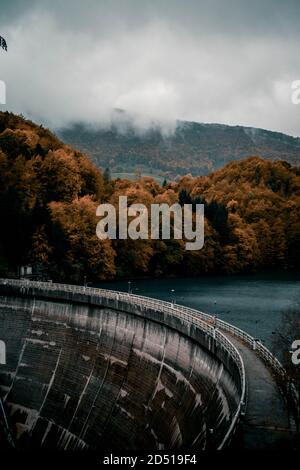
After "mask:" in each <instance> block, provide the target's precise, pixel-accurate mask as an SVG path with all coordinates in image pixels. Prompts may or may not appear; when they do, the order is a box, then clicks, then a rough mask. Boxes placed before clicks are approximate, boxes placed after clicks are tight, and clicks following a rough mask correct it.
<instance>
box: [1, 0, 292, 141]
mask: <svg viewBox="0 0 300 470" xmlns="http://www.w3.org/2000/svg"><path fill="white" fill-rule="evenodd" d="M299 17H300V3H299V1H296V0H286V1H285V2H282V1H279V0H260V1H259V0H254V1H252V2H248V1H246V0H239V1H237V0H227V1H226V2H224V1H221V0H219V1H217V0H210V1H202V0H188V1H186V2H183V1H182V0H159V1H158V0H153V1H151V2H148V1H147V2H146V1H138V0H125V1H120V0H119V1H116V0H110V1H109V2H105V1H99V0H89V1H88V2H81V1H79V0H72V1H71V0H65V1H64V2H59V1H58V0H51V1H50V0H40V1H37V0H17V1H14V2H11V1H8V0H2V1H1V16H0V32H1V35H3V36H4V37H5V38H6V40H7V43H8V53H4V52H3V53H2V54H1V56H0V79H1V80H4V81H5V82H6V85H7V105H6V106H1V110H2V111H3V110H5V109H8V110H10V111H14V112H18V113H23V114H24V115H26V116H28V117H30V118H32V119H34V120H35V121H37V122H42V123H44V124H46V125H48V126H50V127H51V128H52V129H58V128H61V127H65V126H67V125H70V123H72V122H73V123H74V122H79V121H80V122H85V123H92V124H93V126H101V127H103V126H104V127H105V126H109V125H110V123H111V120H112V112H113V111H112V110H113V109H115V108H121V109H126V110H127V111H128V112H129V113H131V114H132V115H135V116H138V119H137V120H136V126H137V127H138V128H139V129H145V128H148V127H151V126H152V123H153V121H154V122H155V123H159V124H160V126H161V127H162V129H163V132H166V133H168V132H169V131H170V129H171V130H172V129H173V130H174V122H175V121H176V120H177V119H180V120H189V121H198V122H208V123H209V122H221V123H224V124H231V125H242V126H250V127H260V128H266V129H271V130H276V131H279V132H285V133H288V134H291V135H295V136H299V135H300V119H299V117H300V106H295V105H293V104H292V103H291V99H290V98H291V83H292V81H294V80H297V79H300V66H299V65H300V64H299V43H300V29H299Z"/></svg>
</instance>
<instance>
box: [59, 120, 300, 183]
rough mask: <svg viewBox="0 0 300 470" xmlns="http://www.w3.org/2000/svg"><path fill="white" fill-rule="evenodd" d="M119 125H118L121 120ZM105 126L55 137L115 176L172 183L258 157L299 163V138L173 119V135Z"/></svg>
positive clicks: (129, 126)
mask: <svg viewBox="0 0 300 470" xmlns="http://www.w3.org/2000/svg"><path fill="white" fill-rule="evenodd" d="M121 122H122V121H121ZM124 122H125V125H123V126H121V127H120V126H119V123H118V122H117V123H112V125H111V126H110V127H108V128H99V129H98V130H96V129H95V128H89V127H88V126H87V125H85V124H83V123H77V124H74V125H73V126H70V127H69V128H64V129H60V130H58V131H57V132H56V133H57V135H58V137H59V138H61V139H62V140H63V141H64V142H66V143H68V144H70V145H72V146H74V147H77V148H78V149H79V150H80V151H82V152H84V153H86V154H88V155H89V156H90V157H91V158H92V160H93V161H94V163H95V164H96V165H97V166H98V167H101V168H106V167H109V168H110V169H111V171H112V172H113V173H114V172H124V171H126V172H128V171H129V172H130V171H132V172H134V171H136V170H137V169H139V170H140V171H141V173H144V174H145V173H146V174H147V173H148V174H149V173H150V174H152V173H153V174H154V175H155V174H157V175H161V176H162V177H166V178H169V179H174V178H175V177H176V176H177V175H184V174H187V173H191V174H192V175H193V176H198V175H205V174H208V173H210V172H211V171H215V170H217V169H218V168H221V167H222V166H224V165H226V164H227V163H229V162H230V161H235V160H240V159H243V158H248V157H249V156H256V155H257V156H260V157H262V158H264V159H266V160H272V161H274V160H278V159H280V160H286V161H287V162H288V163H290V164H291V165H294V166H297V165H299V162H300V138H299V137H293V136H289V135H287V134H284V133H282V132H275V131H269V130H266V129H260V128H255V127H250V126H240V125H237V126H229V125H226V124H217V123H213V124H210V123H197V122H192V121H177V126H176V128H175V130H174V133H171V134H169V135H163V134H162V132H161V130H160V129H159V127H158V126H156V127H152V128H150V129H148V130H145V131H144V132H141V131H139V130H136V129H135V128H134V126H133V125H132V124H131V123H130V121H124Z"/></svg>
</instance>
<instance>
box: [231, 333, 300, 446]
mask: <svg viewBox="0 0 300 470" xmlns="http://www.w3.org/2000/svg"><path fill="white" fill-rule="evenodd" d="M225 335H226V337H227V338H228V339H229V340H230V341H231V342H232V343H233V344H234V345H235V347H236V348H237V350H238V351H239V353H240V354H241V356H242V358H243V361H244V366H245V373H246V378H247V407H246V412H245V416H244V419H243V425H242V434H243V436H242V439H243V448H244V449H276V450H280V449H291V448H293V447H294V446H295V424H294V420H293V416H292V415H291V413H290V412H289V410H288V407H287V404H286V400H285V399H284V397H283V395H282V393H281V392H280V389H279V386H278V384H277V383H276V380H275V377H274V375H273V374H272V372H271V370H270V368H269V367H268V366H267V365H266V364H265V363H264V362H263V361H262V360H261V358H260V357H259V355H258V353H257V352H256V351H255V350H253V349H251V348H250V346H249V345H247V344H246V343H244V342H243V341H241V340H240V339H239V338H237V337H236V336H234V335H233V334H231V333H228V332H225Z"/></svg>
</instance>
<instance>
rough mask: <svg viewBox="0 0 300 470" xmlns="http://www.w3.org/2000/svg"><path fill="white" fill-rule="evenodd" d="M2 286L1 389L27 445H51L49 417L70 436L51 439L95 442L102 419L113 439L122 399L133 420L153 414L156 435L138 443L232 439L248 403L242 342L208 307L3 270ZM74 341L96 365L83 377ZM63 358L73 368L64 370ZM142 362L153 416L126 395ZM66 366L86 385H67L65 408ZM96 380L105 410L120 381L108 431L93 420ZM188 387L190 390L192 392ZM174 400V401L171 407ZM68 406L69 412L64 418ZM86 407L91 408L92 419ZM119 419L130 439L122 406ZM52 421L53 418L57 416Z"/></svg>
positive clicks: (75, 444) (199, 444)
mask: <svg viewBox="0 0 300 470" xmlns="http://www.w3.org/2000/svg"><path fill="white" fill-rule="evenodd" d="M0 295H1V304H0V316H1V323H0V325H1V326H0V339H1V338H3V339H4V340H6V339H7V345H6V346H7V365H6V366H2V368H1V369H0V390H1V391H2V395H3V397H4V399H5V402H6V403H7V405H8V407H9V408H10V412H11V414H12V415H13V416H15V417H17V426H18V429H19V430H20V429H21V431H20V438H21V440H22V441H24V442H25V441H26V445H31V442H29V441H33V442H35V445H37V446H39V445H41V444H43V445H46V444H47V439H46V437H47V435H48V434H49V426H50V424H49V423H51V420H52V421H53V420H54V421H55V425H57V426H58V421H59V427H60V428H59V429H62V430H63V432H65V436H64V438H62V437H61V433H60V432H59V431H58V430H56V433H54V432H53V434H54V436H52V437H51V439H48V440H49V443H48V445H49V446H57V445H58V444H59V445H60V446H62V447H63V448H83V447H92V448H97V442H95V439H94V438H92V437H91V434H90V435H89V433H88V429H87V428H88V427H91V428H93V426H94V427H95V429H96V432H98V434H99V435H100V436H101V439H100V440H102V441H103V442H107V439H108V437H107V436H109V435H110V433H111V432H112V431H111V429H110V428H112V425H111V424H109V423H110V422H111V420H112V418H113V414H114V412H115V411H114V410H116V409H121V414H123V415H126V413H127V420H128V418H129V421H134V422H135V423H136V422H138V423H139V426H140V427H141V426H142V428H146V429H147V428H148V427H149V426H150V424H149V421H151V422H153V423H155V425H154V424H153V426H152V427H151V429H150V431H149V432H150V434H151V435H152V441H151V439H149V436H148V437H147V439H146V438H145V440H142V443H139V448H141V447H142V448H143V447H147V446H156V448H158V449H161V448H169V449H175V448H180V447H182V446H185V447H192V448H223V447H225V446H226V445H228V444H229V443H230V440H231V439H232V436H233V435H234V432H235V430H236V428H237V426H238V424H239V420H240V418H241V416H242V414H243V413H244V411H245V399H246V378H245V370H244V364H243V360H242V358H241V356H240V354H239V352H238V351H237V349H236V348H235V346H234V345H233V344H232V342H231V341H230V340H228V339H227V338H226V336H225V335H223V334H222V332H220V331H219V330H218V329H217V328H216V327H215V326H214V325H212V324H210V322H211V318H212V317H210V316H209V315H206V314H203V313H200V312H197V311H194V310H191V309H188V308H186V307H183V306H179V305H174V304H172V303H168V302H162V301H159V300H156V299H151V298H147V297H141V296H135V295H132V294H125V293H122V292H114V291H109V290H103V289H94V288H91V287H82V286H71V285H62V284H53V283H41V282H31V281H18V280H5V279H4V280H0ZM13 329H14V332H13V334H12V331H13ZM95 336H96V337H97V341H96V343H95ZM91 344H92V346H91ZM71 345H72V346H71ZM76 348H77V349H78V351H80V358H81V359H82V357H83V358H84V359H83V360H84V361H86V363H87V364H89V362H90V361H91V362H93V366H92V367H90V366H87V364H84V365H83V366H82V367H83V369H84V370H85V374H83V375H82V372H81V373H80V376H79V377H78V375H77V374H78V371H77V372H74V371H73V372H72V373H71V372H70V371H72V369H74V368H75V369H76V368H77V367H78V363H76V364H74V361H75V357H76V355H78V351H77V353H76ZM91 348H92V351H91ZM114 350H116V351H117V352H116V351H114ZM45 351H46V352H47V353H48V354H47V355H45ZM87 351H89V352H87ZM113 351H114V352H113ZM48 356H49V357H48ZM52 356H53V357H52ZM73 356H74V357H73ZM99 357H101V358H102V360H103V363H101V365H100V366H99V365H97V367H98V368H99V369H102V370H101V371H100V372H99V371H98V370H97V372H95V370H96V369H97V367H96V365H95V364H96V363H97V361H98V360H99ZM91 358H92V359H91ZM33 360H35V361H36V364H34V363H33ZM137 361H138V364H137ZM62 362H64V363H65V364H64V367H65V369H66V368H67V370H65V371H63V370H62V371H60V370H59V368H60V364H61V363H62ZM117 363H118V364H119V365H120V364H121V367H122V368H123V369H122V372H119V371H118V372H117V373H116V372H111V371H113V369H114V367H115V366H116V364H117ZM131 363H132V364H134V365H132V364H131ZM141 364H143V367H141ZM150 366H151V367H150ZM47 368H48V369H49V370H48V371H47ZM151 368H153V370H151ZM137 370H139V374H143V373H144V377H143V380H144V381H145V383H147V382H149V383H148V385H147V387H144V385H143V384H142V383H141V384H140V388H141V390H142V389H143V387H144V388H145V390H144V391H143V392H142V395H144V396H143V397H142V398H141V397H139V398H138V399H139V400H141V408H142V409H144V410H145V409H146V410H147V412H148V414H149V416H150V418H149V417H148V418H145V417H144V416H141V410H140V409H139V410H137V409H134V408H135V406H134V405H133V403H134V401H136V400H137V398H136V399H135V400H134V399H131V400H129V401H128V400H127V402H126V396H127V395H128V396H130V395H132V396H134V395H135V394H136V390H135V389H137V387H138V384H137V383H138V381H141V378H142V377H141V376H140V377H138V376H137ZM147 370H148V372H147ZM37 371H38V372H37ZM110 373H111V374H112V376H111V377H110V379H109V380H108V379H107V377H108V375H109V374H110ZM51 374H52V375H51ZM64 374H66V375H68V374H70V377H69V379H68V380H71V381H72V382H73V386H74V389H76V388H79V389H80V391H81V393H79V390H78V392H77V394H75V395H76V396H72V391H70V390H69V388H68V390H67V391H66V390H64V393H63V395H64V396H65V398H64V399H65V400H67V406H66V407H65V408H63V409H62V410H60V415H59V416H58V413H59V411H58V410H57V411H54V412H53V411H51V408H53V407H54V408H55V406H56V405H55V406H54V404H53V403H52V400H53V397H54V396H55V394H56V398H57V396H59V395H60V394H61V392H62V391H61V390H56V391H55V393H54V390H55V382H56V380H58V379H57V377H59V380H60V382H63V381H64V380H65V376H64ZM94 374H96V376H97V377H95V376H94ZM147 374H148V375H147ZM129 376H130V380H129V379H128V377H129ZM131 376H133V377H134V379H132V377H131ZM116 380H117V381H119V383H118V385H117V386H116V384H115V381H116ZM93 381H97V382H98V385H99V384H100V389H101V397H102V398H101V399H102V400H103V403H100V404H98V407H99V411H98V412H101V413H103V407H105V406H106V404H107V403H109V398H108V396H109V397H110V395H111V392H112V389H113V388H116V389H117V392H116V395H115V397H114V404H111V406H112V408H111V414H110V416H107V417H106V421H105V429H106V432H105V434H106V437H105V438H103V435H102V434H103V422H101V423H92V424H89V425H87V423H88V422H89V421H90V420H91V421H93V420H92V419H91V417H92V413H91V409H90V408H89V406H90V405H92V407H93V406H94V407H95V403H94V404H93V402H91V403H86V404H85V405H83V397H84V396H85V395H88V393H93V396H94V399H95V400H96V401H99V400H100V392H99V396H97V393H98V392H97V393H96V395H95V390H94V389H93V387H92V385H91V383H92V382H93ZM105 381H107V385H104V384H105ZM132 381H133V382H134V383H133V382H132ZM77 382H78V383H77ZM126 382H130V384H129V385H128V384H127V385H128V387H127V388H128V390H124V388H125V389H126V386H125V384H126ZM166 384H167V386H166ZM178 384H179V385H178ZM57 387H62V385H57ZM105 387H106V388H107V390H106V389H105ZM33 388H35V389H34V390H33ZM146 388H148V389H149V390H148V389H147V390H146ZM177 388H178V390H177ZM89 389H91V390H92V389H93V391H92V392H90V391H89ZM187 389H189V391H188V393H187ZM45 390H47V391H46V392H45ZM166 390H167V392H166ZM65 392H66V393H65ZM52 393H53V397H51V394H52ZM113 393H115V392H113ZM106 394H108V395H106ZM35 395H37V397H36V398H35V399H32V396H35ZM176 395H177V396H176ZM182 395H183V396H186V401H185V402H183V400H182ZM158 396H161V398H160V400H158ZM174 396H176V398H174ZM105 397H106V398H105ZM105 400H107V402H106V403H105ZM157 400H158V402H157ZM167 401H168V402H169V408H170V409H169V410H167V411H166V408H167V405H166V402H167ZM48 402H49V404H48ZM119 402H120V403H119ZM158 403H159V405H158ZM47 404H48V408H47ZM156 407H158V408H160V413H162V415H163V414H166V416H165V418H163V416H162V417H159V414H158V410H157V409H156ZM68 408H70V410H69V411H68ZM81 408H83V409H84V410H81ZM137 408H138V407H137ZM66 409H67V410H66ZM149 410H150V411H149ZM63 413H65V414H66V417H65V418H64V419H61V417H62V416H63ZM72 413H73V415H72V416H71V414H72ZM143 413H144V412H143ZM81 414H85V416H86V417H85V420H83V418H82V417H81V416H80V415H81ZM153 414H154V415H155V416H154V417H153ZM114 419H115V420H116V421H117V419H116V418H115V417H114ZM118 419H119V420H120V422H121V423H122V425H123V427H124V435H122V438H121V439H120V440H122V442H124V440H125V441H126V439H125V434H126V435H128V433H129V431H128V429H126V428H127V427H128V426H129V425H128V423H127V424H126V426H125V425H124V416H123V418H122V420H121V419H120V418H118ZM162 419H163V420H164V421H165V422H168V425H167V429H166V431H168V432H169V433H170V431H171V435H172V436H173V437H172V438H171V439H170V440H169V441H167V442H161V441H162V440H163V439H162V438H161V437H160V436H157V433H158V431H157V429H158V428H159V427H160V426H161V423H160V422H161V420H162ZM68 420H69V422H68V426H66V421H68ZM100 421H101V420H100ZM141 423H142V424H141ZM51 427H52V428H53V427H55V426H54V425H52V424H51ZM131 427H132V422H131V424H130V426H129V428H131ZM66 428H67V429H66ZM154 428H155V429H154ZM38 429H39V431H38ZM107 429H108V430H109V431H110V432H108V431H107ZM114 429H115V428H114ZM140 432H141V431H139V433H140ZM38 433H39V434H40V435H41V436H42V438H40V437H39V436H38ZM45 435H46V437H45ZM133 435H134V432H133ZM57 436H60V437H59V442H58V441H57V439H58V438H57ZM25 437H26V439H25ZM27 441H28V442H27ZM129 441H130V442H128V444H127V445H128V447H129V448H132V447H134V446H135V445H136V444H135V442H136V441H135V440H134V439H129ZM66 443H67V444H66ZM103 445H104V444H103Z"/></svg>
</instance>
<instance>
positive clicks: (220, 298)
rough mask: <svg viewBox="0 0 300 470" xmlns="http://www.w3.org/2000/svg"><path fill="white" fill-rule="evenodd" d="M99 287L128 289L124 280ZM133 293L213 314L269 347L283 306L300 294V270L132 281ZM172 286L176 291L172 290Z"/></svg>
mask: <svg viewBox="0 0 300 470" xmlns="http://www.w3.org/2000/svg"><path fill="white" fill-rule="evenodd" d="M99 287H103V288H106V289H114V290H120V291H125V292H127V291H128V287H129V284H128V282H127V281H122V282H121V281H120V282H111V283H102V284H99ZM130 288H131V290H132V292H133V293H134V294H139V295H146V296H149V297H154V298H157V299H161V300H167V301H170V300H176V302H177V303H179V304H182V305H187V306H189V307H193V308H196V309H198V310H202V311H203V312H206V313H211V314H216V315H217V316H218V317H219V318H221V319H222V320H224V321H227V322H229V323H232V324H233V325H236V326H238V327H240V328H242V329H243V330H245V331H247V332H248V333H250V334H251V335H253V336H254V337H256V338H259V339H261V340H262V341H263V342H264V343H265V344H266V346H268V347H270V345H271V341H272V331H273V330H274V329H275V328H276V326H278V324H279V322H280V316H281V312H282V310H284V309H286V308H288V307H289V306H291V305H292V304H293V301H294V299H295V298H296V297H298V298H300V273H278V272H277V273H267V274H259V275H250V276H232V277H202V278H185V279H155V280H140V281H131V284H130ZM172 289H173V290H174V291H175V292H172Z"/></svg>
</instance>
